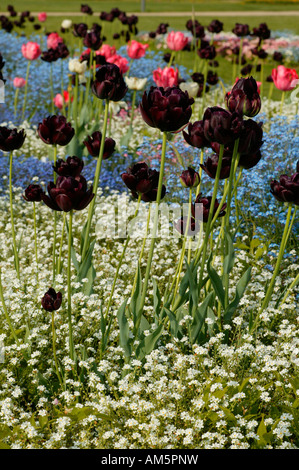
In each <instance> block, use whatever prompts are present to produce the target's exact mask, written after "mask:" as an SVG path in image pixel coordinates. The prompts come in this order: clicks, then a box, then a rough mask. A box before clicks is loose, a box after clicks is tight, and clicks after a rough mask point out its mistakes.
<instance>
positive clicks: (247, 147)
mask: <svg viewBox="0 0 299 470" xmlns="http://www.w3.org/2000/svg"><path fill="white" fill-rule="evenodd" d="M262 126H263V123H262V122H259V123H257V122H256V121H253V119H247V120H246V121H244V126H243V129H242V132H241V134H240V138H239V147H238V151H239V153H240V154H241V155H242V154H244V155H254V154H255V153H257V152H258V151H259V150H260V148H261V146H262V145H263V128H262Z"/></svg>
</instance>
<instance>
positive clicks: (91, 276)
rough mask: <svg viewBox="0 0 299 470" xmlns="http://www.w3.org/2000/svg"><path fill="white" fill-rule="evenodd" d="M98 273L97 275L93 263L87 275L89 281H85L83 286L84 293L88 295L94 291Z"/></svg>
mask: <svg viewBox="0 0 299 470" xmlns="http://www.w3.org/2000/svg"><path fill="white" fill-rule="evenodd" d="M96 275H97V274H96V270H95V268H94V267H93V265H92V264H91V265H90V267H89V269H88V271H87V275H86V278H87V279H88V281H87V282H85V283H84V285H83V288H82V291H83V294H84V295H86V296H87V297H88V296H89V295H91V294H92V292H93V283H94V280H95V278H96Z"/></svg>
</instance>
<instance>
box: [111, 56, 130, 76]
mask: <svg viewBox="0 0 299 470" xmlns="http://www.w3.org/2000/svg"><path fill="white" fill-rule="evenodd" d="M106 60H107V62H109V63H110V64H115V65H117V66H118V67H119V69H120V71H121V73H126V72H127V71H128V70H129V65H128V61H127V59H126V58H125V57H122V56H120V55H118V54H114V55H112V56H111V57H108V59H106Z"/></svg>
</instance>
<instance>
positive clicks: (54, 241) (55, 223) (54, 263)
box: [52, 145, 57, 283]
mask: <svg viewBox="0 0 299 470" xmlns="http://www.w3.org/2000/svg"><path fill="white" fill-rule="evenodd" d="M56 160H57V145H54V156H53V161H54V166H56ZM53 178H54V184H55V183H56V172H55V171H54V173H53ZM56 225H57V212H56V211H54V227H53V253H52V258H53V260H52V262H53V283H54V280H55V274H56V273H55V267H56V261H55V258H56V256H55V251H56Z"/></svg>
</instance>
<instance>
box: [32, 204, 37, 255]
mask: <svg viewBox="0 0 299 470" xmlns="http://www.w3.org/2000/svg"><path fill="white" fill-rule="evenodd" d="M33 225H34V251H35V261H36V264H38V258H37V235H36V210H35V202H34V201H33Z"/></svg>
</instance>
